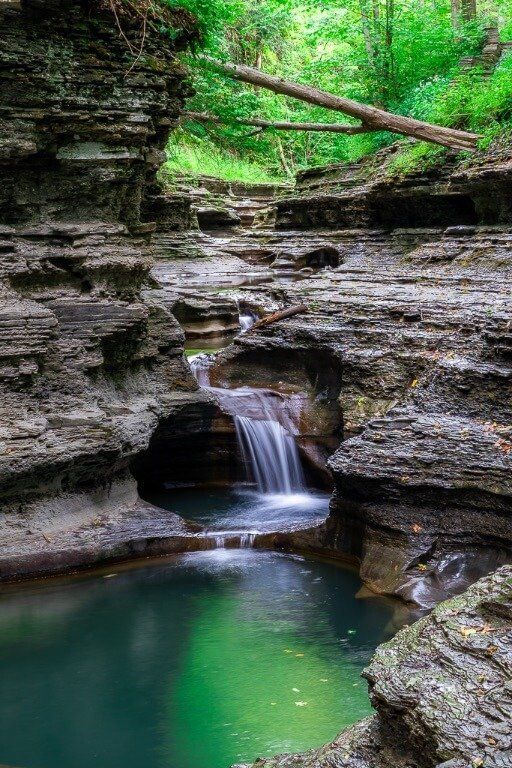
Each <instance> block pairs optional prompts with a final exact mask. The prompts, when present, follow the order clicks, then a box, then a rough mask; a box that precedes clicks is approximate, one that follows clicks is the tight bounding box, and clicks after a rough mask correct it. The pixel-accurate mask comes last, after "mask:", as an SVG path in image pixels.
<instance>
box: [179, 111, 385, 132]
mask: <svg viewBox="0 0 512 768" xmlns="http://www.w3.org/2000/svg"><path fill="white" fill-rule="evenodd" d="M182 117H186V118H188V119H190V120H196V121H197V122H198V123H217V124H220V125H251V126H254V127H255V128H262V129H263V130H266V129H267V128H272V129H273V130H276V131H313V132H315V131H318V132H320V131H322V132H326V133H344V134H346V135H347V136H354V135H355V134H357V133H370V132H371V131H375V130H376V129H375V128H370V127H368V126H366V125H343V124H342V123H293V122H287V121H277V122H272V121H271V120H258V119H256V118H254V119H249V118H247V119H246V118H243V119H242V118H239V117H234V118H232V119H225V118H222V117H218V116H217V115H210V114H207V113H205V112H183V113H182Z"/></svg>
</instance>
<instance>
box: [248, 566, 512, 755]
mask: <svg viewBox="0 0 512 768" xmlns="http://www.w3.org/2000/svg"><path fill="white" fill-rule="evenodd" d="M363 676H364V677H365V678H366V679H367V681H368V684H369V690H370V698H371V701H372V704H373V706H374V708H375V710H376V714H375V715H374V716H373V717H371V718H368V719H366V720H364V721H362V722H360V723H358V724H356V725H355V726H353V727H351V728H349V729H347V730H346V731H344V732H343V733H341V734H340V735H339V736H338V737H337V738H336V739H335V740H334V741H333V742H332V743H330V744H327V745H326V746H324V747H322V748H320V749H316V750H311V751H310V752H306V753H304V754H298V755H281V756H278V757H275V758H269V759H260V760H257V761H256V762H255V763H254V766H253V768H440V766H443V768H477V767H478V766H487V767H488V768H494V767H495V766H496V768H498V766H500V768H507V767H508V766H510V765H511V764H512V730H511V728H510V719H511V716H512V691H511V687H510V680H511V677H512V568H511V567H509V566H505V567H503V568H502V569H500V570H499V571H497V572H496V573H495V574H494V575H493V576H489V577H487V578H484V579H482V580H481V581H479V582H477V583H476V584H474V585H473V586H472V587H471V588H470V589H468V591H467V592H466V593H464V594H463V595H462V596H460V597H458V598H454V599H452V600H449V601H447V602H445V603H441V604H440V605H439V606H437V607H436V608H435V609H434V610H433V612H432V613H431V614H430V615H429V616H428V617H425V618H423V619H420V620H419V621H417V622H415V623H414V624H413V625H411V626H410V627H406V628H404V629H402V630H401V631H400V632H399V633H398V634H397V635H396V636H395V637H394V638H393V640H391V641H389V642H388V643H385V644H384V645H381V646H380V647H379V648H378V649H377V652H376V654H375V656H374V658H373V660H372V662H371V664H370V665H369V667H368V668H367V669H366V670H365V671H364V673H363Z"/></svg>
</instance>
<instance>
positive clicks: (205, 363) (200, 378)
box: [188, 352, 210, 387]
mask: <svg viewBox="0 0 512 768" xmlns="http://www.w3.org/2000/svg"><path fill="white" fill-rule="evenodd" d="M188 362H189V364H190V370H191V371H192V373H193V375H194V378H195V380H196V381H197V383H198V384H199V386H200V387H209V386H210V373H209V371H208V368H209V364H210V356H209V355H206V354H205V353H204V352H201V353H200V354H198V355H192V357H189V359H188Z"/></svg>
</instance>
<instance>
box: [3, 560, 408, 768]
mask: <svg viewBox="0 0 512 768" xmlns="http://www.w3.org/2000/svg"><path fill="white" fill-rule="evenodd" d="M359 588H360V581H359V579H358V577H357V576H356V575H355V574H354V573H352V572H351V571H348V570H344V569H341V568H339V567H336V566H334V565H331V564H326V563H323V562H319V561H315V560H309V559H304V558H302V557H297V556H290V555H283V554H277V553H271V552H262V551H256V550H251V549H239V550H223V549H218V550H212V551H208V552H202V553H195V554H190V555H185V556H180V557H176V558H174V559H171V560H168V561H158V563H157V564H152V565H145V566H143V567H141V566H139V567H133V566H132V567H129V568H128V567H126V568H117V569H114V570H113V571H112V572H105V573H103V574H99V575H93V576H91V575H89V576H82V577H80V578H74V579H72V578H69V579H61V580H59V581H53V582H49V583H47V584H36V585H25V586H23V587H15V588H12V587H11V588H4V589H3V590H2V592H1V593H0V679H1V681H2V684H1V686H0V761H1V762H2V763H5V764H9V765H15V766H20V767H24V768H55V766H57V765H60V766H73V768H91V767H92V766H98V767H101V768H140V766H141V765H143V766H145V768H228V766H230V765H231V764H232V763H236V762H241V761H246V760H253V759H255V758H256V757H258V756H263V755H270V754H273V753H276V752H282V751H289V750H303V749H306V748H309V747H314V746H319V745H321V744H322V743H323V742H325V741H327V740H329V739H332V738H333V737H334V736H335V735H336V733H337V732H338V731H339V730H340V729H341V728H343V727H344V726H346V725H349V724H351V723H353V722H355V721H356V720H358V719H360V718H361V717H364V716H365V715H367V714H368V713H369V712H370V705H369V700H368V697H367V693H366V684H365V682H364V681H363V680H361V678H360V673H361V670H362V668H363V667H364V665H365V664H366V663H367V662H368V660H369V658H370V656H371V654H372V652H373V650H374V649H375V647H376V645H377V644H378V643H380V642H381V641H383V640H384V639H385V638H386V637H388V636H390V634H391V633H392V631H393V628H392V623H393V622H392V619H393V609H392V607H391V606H390V604H388V603H386V602H385V601H382V600H379V599H358V598H356V593H357V592H358V590H359Z"/></svg>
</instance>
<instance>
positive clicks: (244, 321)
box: [238, 312, 258, 333]
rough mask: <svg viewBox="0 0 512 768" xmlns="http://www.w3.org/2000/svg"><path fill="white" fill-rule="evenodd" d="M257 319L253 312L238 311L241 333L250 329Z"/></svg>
mask: <svg viewBox="0 0 512 768" xmlns="http://www.w3.org/2000/svg"><path fill="white" fill-rule="evenodd" d="M257 319H258V316H257V315H255V314H254V312H240V313H239V315H238V321H239V323H240V329H241V333H245V332H246V331H248V330H250V329H251V328H252V326H253V325H254V323H255V322H256V320H257Z"/></svg>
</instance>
